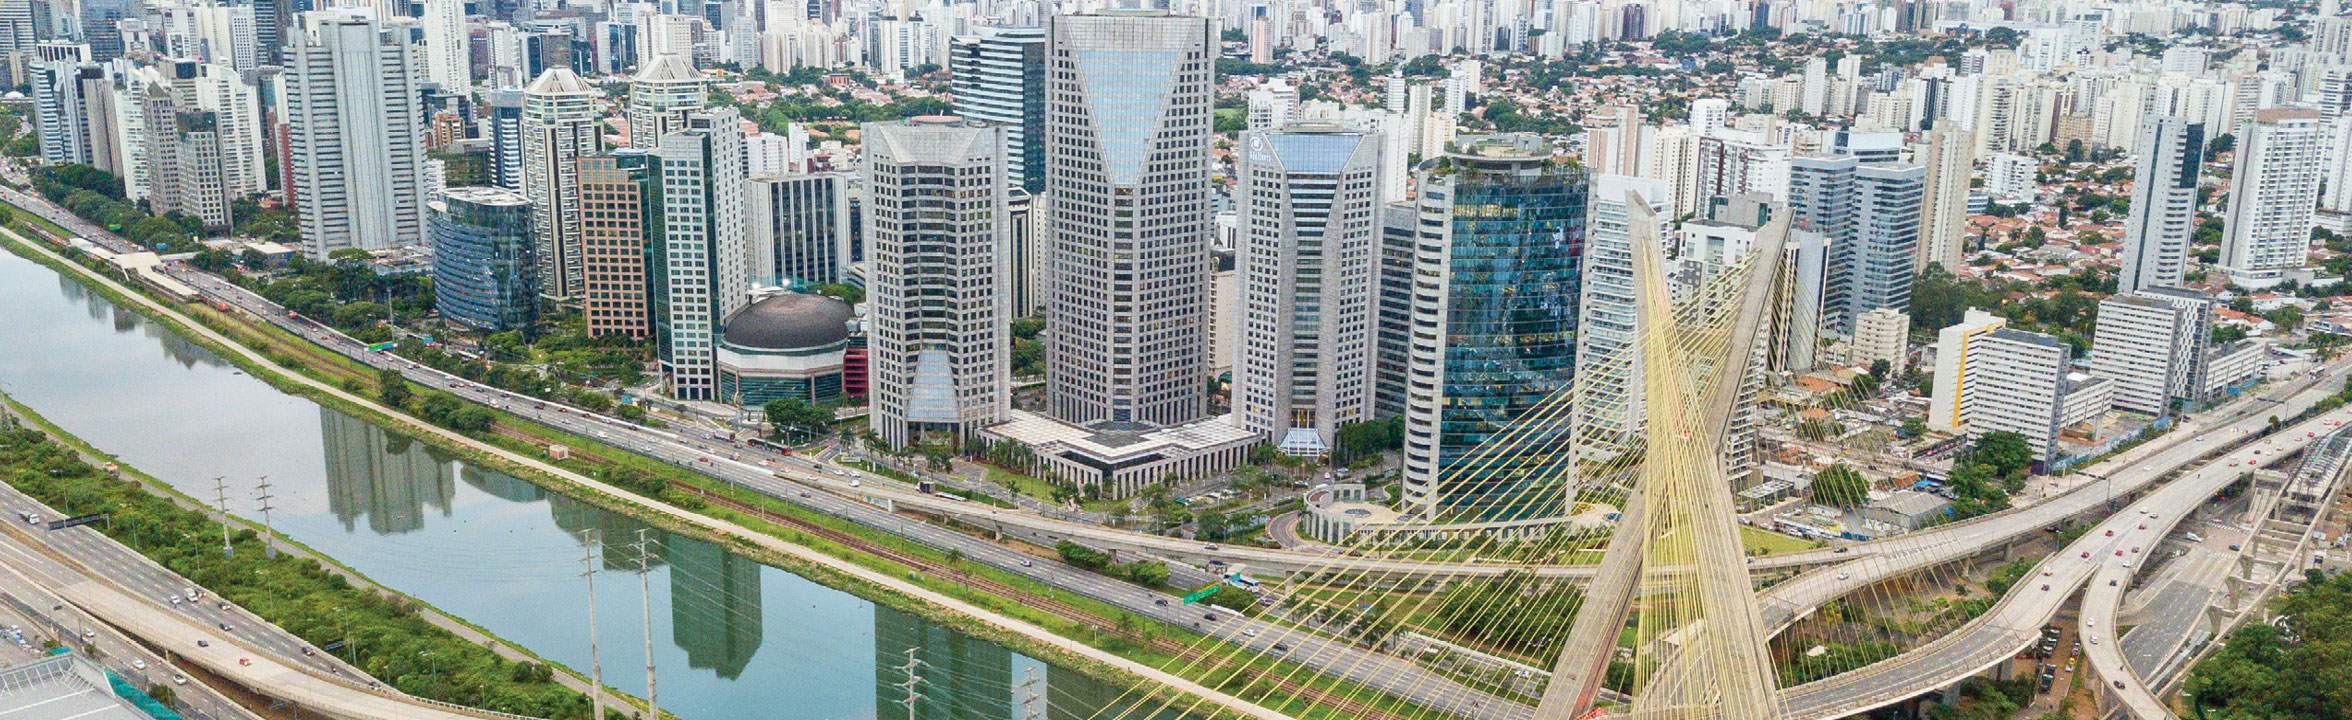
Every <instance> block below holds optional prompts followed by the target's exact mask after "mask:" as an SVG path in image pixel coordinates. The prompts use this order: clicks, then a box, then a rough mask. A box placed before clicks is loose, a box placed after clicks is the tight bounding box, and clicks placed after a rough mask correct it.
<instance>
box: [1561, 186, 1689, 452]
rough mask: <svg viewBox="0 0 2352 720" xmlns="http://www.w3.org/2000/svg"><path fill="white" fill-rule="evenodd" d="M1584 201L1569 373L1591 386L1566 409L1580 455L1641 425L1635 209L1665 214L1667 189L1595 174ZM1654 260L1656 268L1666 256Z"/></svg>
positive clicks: (1627, 445)
mask: <svg viewBox="0 0 2352 720" xmlns="http://www.w3.org/2000/svg"><path fill="white" fill-rule="evenodd" d="M1588 203H1589V204H1588V205H1587V214H1586V218H1587V220H1586V222H1585V240H1584V257H1583V260H1582V268H1581V271H1580V274H1579V278H1578V279H1579V281H1580V283H1579V293H1578V297H1577V305H1576V325H1575V327H1576V374H1577V375H1578V376H1579V377H1582V378H1584V380H1583V381H1582V382H1581V384H1582V385H1583V386H1584V387H1586V388H1589V389H1590V390H1589V392H1587V393H1586V396H1585V397H1584V398H1582V399H1581V401H1580V402H1578V403H1576V405H1575V406H1574V407H1573V408H1571V412H1572V413H1574V416H1573V420H1571V422H1572V423H1573V424H1574V426H1575V427H1576V432H1577V443H1578V444H1577V447H1578V450H1579V452H1581V453H1583V455H1582V457H1583V458H1584V459H1590V460H1600V461H1605V460H1607V459H1609V458H1611V457H1614V456H1615V455H1616V454H1617V453H1620V452H1623V451H1625V450H1628V449H1631V448H1633V447H1634V446H1635V445H1636V444H1637V443H1636V442H1635V441H1634V438H1635V436H1637V435H1639V434H1640V432H1641V427H1642V422H1641V418H1642V394H1641V379H1640V378H1641V372H1642V370H1641V363H1640V362H1639V358H1638V356H1637V353H1638V352H1639V350H1638V348H1637V347H1636V346H1637V344H1638V342H1639V338H1640V333H1641V326H1640V323H1639V321H1638V314H1639V309H1640V302H1641V294H1640V293H1641V289H1640V288H1638V287H1636V286H1635V285H1634V279H1633V272H1634V265H1635V263H1636V262H1637V260H1636V258H1637V257H1638V256H1637V255H1635V253H1636V252H1639V248H1636V247H1635V246H1634V227H1633V223H1634V220H1635V219H1634V217H1633V216H1634V213H1635V210H1634V208H1635V206H1636V205H1637V204H1638V205H1646V206H1648V207H1649V208H1650V212H1651V213H1652V214H1655V215H1659V216H1666V217H1671V216H1672V215H1673V211H1674V190H1673V188H1671V187H1668V186H1667V185H1666V183H1664V182H1662V181H1659V180H1653V179H1649V178H1637V177H1628V176H1624V175H1597V176H1594V177H1593V179H1592V195H1591V199H1590V200H1589V201H1588ZM1658 240H1659V242H1660V243H1663V242H1664V241H1665V239H1664V238H1663V237H1660V238H1658ZM1657 260H1658V262H1659V265H1660V267H1661V268H1663V267H1664V264H1665V258H1663V257H1661V258H1657ZM1660 280H1661V281H1663V280H1664V278H1660Z"/></svg>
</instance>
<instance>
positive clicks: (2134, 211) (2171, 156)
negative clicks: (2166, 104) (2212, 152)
mask: <svg viewBox="0 0 2352 720" xmlns="http://www.w3.org/2000/svg"><path fill="white" fill-rule="evenodd" d="M2132 147H2133V148H2134V149H2135V151H2136V152H2137V153H2138V154H2139V158H2138V162H2137V163H2136V167H2135V168H2134V169H2133V170H2132V194H2131V212H2130V214H2129V215H2128V216H2127V217H2126V218H2125V220H2124V225H2123V258H2122V260H2123V270H2122V271H2121V272H2120V273H2118V274H2117V275H2116V277H2115V291H2116V292H2117V293H2131V292H2133V291H2136V290H2142V289H2146V288H2153V287H2180V285H2181V282H2182V281H2183V279H2184V276H2185V275H2186V274H2187V273H2188V262H2189V238H2190V236H2191V235H2192V234H2193V233H2195V232H2196V229H2197V175H2198V174H2199V172H2200V171H2201V170H2202V166H2203V165H2204V159H2205V125H2204V124H2202V123H2196V122H2190V121H2188V120H2184V119H2182V118H2179V117H2174V116H2169V115H2163V116H2154V117H2149V118H2147V119H2144V120H2141V121H2140V135H2139V141H2138V142H2136V143H2134V144H2133V146H2132Z"/></svg>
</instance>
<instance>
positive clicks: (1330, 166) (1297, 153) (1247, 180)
mask: <svg viewBox="0 0 2352 720" xmlns="http://www.w3.org/2000/svg"><path fill="white" fill-rule="evenodd" d="M1384 142H1385V139H1384V138H1382V137H1381V135H1380V134H1379V133H1364V132H1354V131H1349V130H1346V129H1344V128H1343V127H1341V126H1339V125H1337V124H1330V123H1300V124H1292V125H1290V126H1289V127H1286V128H1284V129H1282V130H1278V131H1273V132H1252V133H1249V134H1247V135H1246V136H1244V137H1243V138H1242V147H1243V148H1244V149H1243V151H1242V154H1241V164H1240V169H1239V171H1238V172H1237V173H1236V177H1237V180H1238V184H1237V186H1236V187H1237V191H1236V192H1235V196H1236V197H1235V200H1236V204H1237V208H1236V213H1237V214H1238V216H1239V218H1240V221H1241V238H1240V242H1239V246H1238V247H1237V248H1236V249H1235V256H1236V257H1235V259H1236V261H1237V268H1236V271H1237V273H1238V279H1239V280H1240V303H1239V305H1238V309H1239V311H1240V313H1241V326H1240V328H1239V330H1240V336H1239V341H1238V342H1237V343H1236V345H1237V347H1236V348H1235V354H1234V358H1233V410H1234V416H1235V417H1236V419H1238V420H1240V422H1241V426H1242V427H1243V428H1246V429H1248V430H1250V431H1252V432H1257V433H1260V434H1262V435H1264V436H1266V438H1267V439H1269V440H1271V441H1273V442H1274V443H1275V446H1276V447H1277V448H1278V449H1280V450H1281V451H1282V452H1285V453H1288V454H1291V455H1297V456H1301V457H1320V456H1322V455H1323V454H1325V453H1328V452H1330V451H1331V449H1332V448H1334V447H1337V445H1338V440H1339V427H1340V426H1341V425H1345V424H1348V423H1354V422H1362V421H1365V420H1370V419H1372V346H1373V340H1374V336H1373V333H1374V327H1373V319H1374V306H1373V286H1372V283H1373V272H1374V270H1375V269H1376V268H1377V263H1378V260H1379V258H1378V255H1377V254H1378V252H1379V248H1380V231H1381V226H1380V213H1379V210H1380V166H1381V157H1380V152H1381V145H1382V144H1383V143H1384Z"/></svg>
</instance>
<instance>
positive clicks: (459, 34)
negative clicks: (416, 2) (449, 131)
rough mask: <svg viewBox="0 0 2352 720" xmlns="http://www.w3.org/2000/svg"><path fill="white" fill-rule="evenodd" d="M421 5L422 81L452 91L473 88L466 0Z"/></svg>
mask: <svg viewBox="0 0 2352 720" xmlns="http://www.w3.org/2000/svg"><path fill="white" fill-rule="evenodd" d="M424 6H425V17H424V22H423V23H420V25H421V26H422V27H423V28H424V31H425V79H426V80H430V81H432V83H433V84H435V85H439V86H441V89H442V90H447V91H451V92H465V91H467V90H471V89H473V86H474V75H473V73H474V70H473V63H472V60H473V59H472V57H470V55H471V53H470V52H469V51H470V49H471V48H470V47H469V43H467V42H466V11H465V0H424Z"/></svg>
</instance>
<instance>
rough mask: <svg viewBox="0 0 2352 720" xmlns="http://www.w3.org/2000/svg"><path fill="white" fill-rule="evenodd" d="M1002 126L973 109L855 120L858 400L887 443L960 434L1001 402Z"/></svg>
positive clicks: (1006, 299)
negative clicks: (859, 204) (865, 322)
mask: <svg viewBox="0 0 2352 720" xmlns="http://www.w3.org/2000/svg"><path fill="white" fill-rule="evenodd" d="M1008 134H1009V130H1008V129H1007V128H1006V127H1004V126H1001V125H991V124H989V123H984V122H981V121H978V120H961V119H942V118H930V119H918V120H909V121H906V122H899V123H867V124H866V125H865V128H864V133H863V138H864V142H865V147H866V154H865V185H866V197H867V198H868V202H867V204H866V218H865V229H866V262H867V264H868V266H869V267H870V268H871V269H870V270H869V272H868V273H867V276H868V278H869V279H868V280H867V283H866V287H867V289H868V291H869V292H870V293H871V294H869V295H868V296H867V299H868V302H869V303H870V306H869V307H870V315H869V317H870V318H871V319H872V321H873V323H874V325H873V332H872V334H871V336H870V338H869V339H868V340H867V342H868V350H867V352H868V356H867V357H868V358H869V365H868V367H869V369H870V376H869V377H870V382H871V385H870V387H871V390H870V393H871V394H870V395H869V401H868V402H869V405H868V406H869V407H870V408H871V409H872V411H873V414H874V432H875V434H877V435H880V436H881V438H882V442H884V443H887V444H888V445H889V446H890V447H893V448H903V447H906V446H908V445H911V444H916V443H919V442H921V441H922V440H923V439H924V437H926V436H929V435H937V436H943V437H946V438H953V442H954V444H958V445H960V444H962V443H964V442H967V441H969V440H971V439H972V438H973V437H974V434H975V433H976V432H978V430H979V429H980V428H982V427H985V426H988V425H993V424H996V423H999V422H1003V421H1004V420H1005V417H1006V413H1008V412H1009V411H1011V409H1012V391H1011V387H1012V355H1011V351H1012V338H1011V332H1010V329H1009V323H1010V322H1011V321H1012V314H1011V312H1009V310H1010V307H1011V292H1010V291H1011V288H1008V287H1006V286H1005V280H1006V278H1007V277H1008V276H1009V275H1010V273H1011V262H1010V260H1011V258H1009V257H1007V255H1008V254H1007V253H1005V252H1003V248H1004V246H1005V243H1006V242H1007V241H1008V240H1009V239H1010V234H1011V231H1012V228H1011V224H1010V222H1009V221H1010V220H1011V218H1010V217H1008V215H1007V213H1006V212H1005V206H1006V205H1007V204H1008V201H1009V199H1010V198H1009V196H1008V193H1009V191H1010V187H1009V183H1010V178H1009V176H1008V175H1007V172H1008V171H1007V168H1006V166H1005V158H1004V154H1005V136H1006V135H1008Z"/></svg>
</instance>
